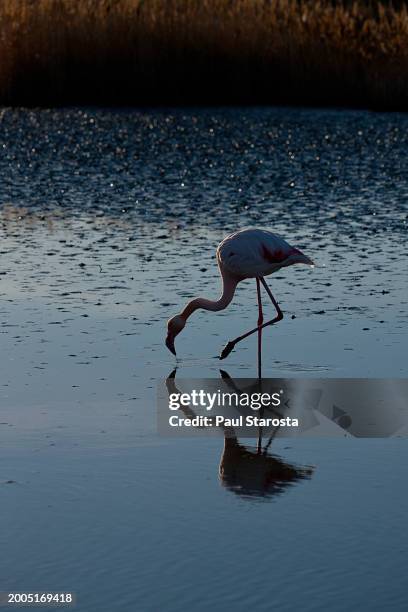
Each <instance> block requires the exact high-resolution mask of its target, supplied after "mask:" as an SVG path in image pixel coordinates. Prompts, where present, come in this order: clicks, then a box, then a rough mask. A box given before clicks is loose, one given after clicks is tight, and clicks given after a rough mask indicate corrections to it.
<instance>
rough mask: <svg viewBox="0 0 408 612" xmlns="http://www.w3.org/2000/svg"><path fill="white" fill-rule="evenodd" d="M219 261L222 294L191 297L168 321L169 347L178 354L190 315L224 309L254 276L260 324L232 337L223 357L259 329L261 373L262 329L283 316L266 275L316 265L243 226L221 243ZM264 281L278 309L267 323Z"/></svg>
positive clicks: (275, 238) (281, 243) (265, 234)
mask: <svg viewBox="0 0 408 612" xmlns="http://www.w3.org/2000/svg"><path fill="white" fill-rule="evenodd" d="M217 262H218V267H219V269H220V273H221V278H222V295H221V296H220V298H219V299H218V300H214V301H213V300H207V299H205V298H200V297H199V298H195V299H194V300H191V302H189V303H188V304H187V305H186V306H185V307H184V309H183V310H182V311H181V312H180V314H178V315H176V316H174V317H172V318H171V319H170V320H169V321H168V323H167V338H166V346H167V348H168V349H169V350H170V351H171V352H172V353H173V354H174V355H175V354H176V349H175V347H174V340H175V338H176V336H177V335H178V334H179V333H180V332H181V331H182V330H183V329H184V327H185V325H186V322H187V320H188V318H189V317H190V316H191V315H192V314H193V312H195V311H196V310H198V309H199V308H202V309H204V310H210V311H212V312H217V311H219V310H224V308H226V307H227V306H228V304H230V302H231V300H232V298H233V297H234V293H235V289H236V288H237V285H238V283H240V282H241V281H242V280H244V279H246V278H255V280H256V291H257V296H258V324H257V326H256V327H255V328H254V329H251V330H250V331H248V332H246V333H245V334H242V335H241V336H238V338H235V340H230V341H229V342H228V343H227V344H226V346H225V347H224V349H223V350H222V352H221V355H220V359H225V357H227V356H228V355H229V354H230V352H231V351H232V350H233V348H234V347H235V345H236V344H238V342H241V340H244V338H247V337H248V336H250V335H251V334H254V333H255V332H258V374H260V371H261V352H262V330H263V329H264V328H265V327H267V326H268V325H274V324H275V323H278V321H281V320H282V319H283V313H282V311H281V309H280V308H279V305H278V303H277V301H276V300H275V298H274V297H273V295H272V293H271V290H270V289H269V287H268V285H267V284H266V281H265V278H264V277H265V276H268V275H269V274H273V273H274V272H276V271H277V270H280V269H281V268H286V267H287V266H291V265H293V264H300V263H301V264H307V265H309V266H313V265H314V263H313V261H312V260H311V259H310V258H309V257H307V256H306V255H304V254H303V253H302V252H301V251H299V249H296V248H294V247H292V246H291V245H290V244H288V243H287V242H286V241H285V240H284V239H283V238H281V237H280V236H277V235H276V234H273V233H272V232H268V231H266V230H262V229H244V230H240V231H238V232H235V233H234V234H231V235H230V236H227V237H226V238H224V240H223V241H222V242H221V243H220V244H219V245H218V248H217ZM261 284H262V285H263V287H264V288H265V291H266V292H267V294H268V296H269V297H270V299H271V300H272V303H273V305H274V307H275V309H276V317H275V318H273V319H271V320H270V321H267V322H266V323H264V318H263V311H262V300H261Z"/></svg>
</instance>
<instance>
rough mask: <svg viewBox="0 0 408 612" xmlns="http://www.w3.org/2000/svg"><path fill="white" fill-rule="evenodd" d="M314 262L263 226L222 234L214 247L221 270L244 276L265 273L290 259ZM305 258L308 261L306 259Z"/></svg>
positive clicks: (264, 274) (281, 265) (272, 270)
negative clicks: (300, 258) (224, 235)
mask: <svg viewBox="0 0 408 612" xmlns="http://www.w3.org/2000/svg"><path fill="white" fill-rule="evenodd" d="M299 256H302V258H303V259H302V262H301V263H309V264H312V263H313V262H312V261H311V260H310V259H309V258H307V257H306V256H305V255H303V253H301V252H300V251H299V250H298V249H295V248H294V247H292V246H291V245H290V244H288V243H287V242H286V240H284V239H283V238H281V237H280V236H278V235H277V234H273V233H272V232H268V231H266V230H262V229H244V230H240V231H239V232H235V233H234V234H231V235H230V236H227V237H226V238H224V240H223V241H222V242H221V243H220V244H219V246H218V248H217V260H218V265H219V266H220V268H221V270H225V271H226V272H227V273H230V274H233V275H235V276H238V277H240V278H242V279H244V278H259V277H261V276H268V275H269V274H272V273H273V272H276V271H277V270H279V269H280V268H283V267H286V266H290V265H291V264H293V263H300V262H299V261H298V259H299ZM306 260H307V261H306Z"/></svg>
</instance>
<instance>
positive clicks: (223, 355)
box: [220, 341, 235, 359]
mask: <svg viewBox="0 0 408 612" xmlns="http://www.w3.org/2000/svg"><path fill="white" fill-rule="evenodd" d="M234 346H235V342H231V341H229V342H227V344H226V345H225V346H224V348H223V349H222V351H221V355H220V359H225V358H226V357H228V355H229V354H230V352H231V351H232V350H234Z"/></svg>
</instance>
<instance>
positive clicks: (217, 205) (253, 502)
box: [0, 109, 408, 612]
mask: <svg viewBox="0 0 408 612" xmlns="http://www.w3.org/2000/svg"><path fill="white" fill-rule="evenodd" d="M407 128H408V118H407V117H406V116H404V115H398V114H393V115H388V114H371V113H363V112H337V111H311V110H286V109H275V110H268V109H262V110H257V109H254V110H240V109H236V110H223V109H219V110H217V109H212V110H200V111H197V110H179V111H168V112H167V111H154V112H153V111H144V112H135V111H120V112H113V111H100V110H60V111H51V110H50V111H26V110H20V111H18V110H16V111H11V110H3V111H1V115H0V172H1V177H2V180H1V182H0V205H1V211H0V233H1V246H0V250H1V260H0V297H1V302H0V322H1V325H0V332H1V343H0V352H1V364H2V368H1V369H2V375H1V378H0V402H1V404H0V406H1V413H0V440H1V449H2V450H1V456H2V461H1V464H0V503H1V516H2V519H3V520H2V527H1V531H0V546H1V550H2V553H3V554H2V555H1V560H0V576H1V585H0V590H62V589H64V590H73V591H76V592H77V595H78V605H77V609H78V610H81V611H82V610H83V611H86V612H88V611H94V610H95V611H98V612H104V611H105V610H106V611H111V610H115V611H118V612H121V611H122V610H123V611H127V610H130V609H137V610H143V612H144V611H150V610H152V611H156V610H159V609H165V610H168V611H169V612H178V611H181V610H183V611H184V610H187V609H191V610H197V611H201V610H208V609H209V608H211V609H214V610H225V609H227V610H228V609H235V610H238V611H241V610H247V609H249V608H251V609H254V610H260V611H263V610H265V611H266V610H268V611H269V610H271V609H273V608H275V609H279V610H290V611H292V610H298V609H299V607H300V606H301V607H302V609H304V610H327V609H333V610H339V611H340V610H346V609H350V608H352V609H358V610H363V609H367V610H384V609H390V610H406V608H407V606H408V596H407V594H406V588H405V584H404V574H403V567H404V566H405V561H406V553H407V544H408V538H407V536H406V526H405V523H406V512H407V505H408V503H407V502H408V496H407V494H406V487H405V482H406V464H407V458H408V451H407V445H406V440H404V439H389V440H358V439H350V438H347V439H331V440H329V439H326V440H325V439H308V440H298V441H293V440H291V441H290V444H289V443H288V442H287V441H286V442H285V440H282V439H280V440H277V441H275V443H274V444H273V445H272V447H271V451H272V456H273V457H275V459H276V461H280V462H281V463H279V469H283V466H289V467H288V469H297V468H296V466H298V467H299V466H300V467H299V469H301V466H311V467H310V468H308V469H310V474H309V476H308V477H307V478H299V479H293V481H291V482H290V483H288V482H286V483H284V485H282V486H277V487H271V486H269V485H265V487H264V490H263V493H262V494H261V492H259V494H251V495H248V494H246V491H245V490H239V489H237V488H234V487H231V486H229V482H228V479H225V478H224V479H222V478H219V476H218V466H219V463H220V460H221V456H222V453H223V442H222V439H206V438H197V439H188V440H185V439H183V440H181V439H177V440H169V439H164V438H160V437H158V436H157V434H156V412H155V410H156V405H155V404H156V384H157V381H158V380H163V379H164V378H165V377H166V376H167V375H168V374H169V372H170V371H171V370H172V369H173V368H174V365H175V362H174V359H173V356H172V355H170V353H169V352H168V351H167V349H166V348H165V347H164V344H163V340H164V330H165V322H166V320H167V318H168V317H169V316H171V315H173V314H175V313H176V312H178V311H179V310H180V309H181V307H182V305H183V304H184V303H185V302H186V301H187V300H188V299H191V298H192V297H195V296H197V295H204V296H206V297H210V298H211V297H214V298H215V297H217V295H218V292H219V279H218V273H217V269H216V263H215V257H214V252H215V248H216V245H217V243H218V242H219V241H220V240H221V239H222V238H223V237H224V235H226V234H227V233H228V232H230V231H234V230H236V229H237V228H240V227H246V226H261V227H265V228H269V229H273V230H274V231H276V232H278V233H281V234H282V235H283V236H284V237H286V238H287V239H288V240H289V241H290V242H292V243H293V244H294V245H296V246H298V247H299V248H301V249H302V250H304V251H305V252H306V253H307V254H308V255H310V256H311V257H312V258H313V259H314V260H315V261H316V264H317V266H316V267H315V268H314V269H312V270H311V269H309V268H306V267H301V266H299V267H293V268H292V269H287V270H283V271H282V272H281V273H278V274H276V275H275V276H273V277H271V282H270V285H271V287H272V289H273V291H274V293H275V295H276V297H277V299H278V300H279V302H280V304H281V306H282V308H283V310H284V312H285V314H286V317H285V319H284V320H283V322H282V323H280V324H279V325H277V326H275V327H274V328H273V329H269V330H267V332H266V333H265V335H264V345H265V346H264V373H265V375H268V376H280V377H282V376H286V377H291V376H298V377H325V376H327V377H337V376H338V377H345V376H352V377H353V376H364V377H392V378H399V377H400V378H403V377H406V376H407V370H408V368H407V365H406V361H407V360H406V356H407V350H406V346H407V340H408V332H407V329H408V325H407V323H408V312H407V301H408V297H407V290H406V282H407V272H408V258H407V252H406V231H407V214H408V207H407V198H408V162H407V158H406V151H407V145H408V130H407ZM265 310H266V311H267V310H268V305H267V304H265ZM256 319H257V308H256V293H255V286H254V283H253V282H251V281H248V282H246V283H243V284H242V286H241V287H240V288H239V290H238V292H237V295H236V298H235V299H234V303H233V304H232V305H231V306H230V307H229V308H228V310H227V311H226V312H224V313H218V314H213V313H202V312H200V313H196V314H195V315H194V317H193V318H192V319H191V321H190V322H189V324H188V327H187V328H186V330H185V331H184V333H183V334H182V335H181V336H180V337H179V338H178V343H177V348H178V352H179V355H180V359H179V362H178V370H177V376H179V377H180V378H183V377H185V378H186V377H193V376H198V377H218V376H219V375H220V374H219V366H220V363H219V361H218V359H217V355H218V354H219V351H220V350H221V348H222V347H223V346H224V344H225V342H226V341H227V340H228V339H230V338H232V337H235V336H236V335H238V334H239V333H241V332H243V331H245V330H246V329H249V328H251V327H253V326H254V324H255V323H256ZM255 358H256V340H255V339H254V340H248V341H247V342H246V343H245V344H244V343H243V344H242V347H241V348H240V349H239V351H238V350H237V351H235V352H234V353H232V354H231V355H230V357H229V358H228V359H227V360H226V361H224V362H222V367H223V369H224V370H226V371H227V372H228V373H229V374H230V376H232V377H239V376H242V377H244V376H253V375H254V374H255V372H256V363H255ZM249 450H250V452H251V447H249ZM252 451H253V448H252ZM276 465H278V464H276ZM384 576H387V581H386V582H385V581H384Z"/></svg>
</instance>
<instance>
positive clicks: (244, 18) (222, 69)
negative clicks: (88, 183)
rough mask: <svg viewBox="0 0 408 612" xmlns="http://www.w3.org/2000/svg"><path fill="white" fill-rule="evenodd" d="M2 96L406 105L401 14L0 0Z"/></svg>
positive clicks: (240, 1) (54, 100) (332, 8)
mask: <svg viewBox="0 0 408 612" xmlns="http://www.w3.org/2000/svg"><path fill="white" fill-rule="evenodd" d="M0 58H1V60H0V103H2V104H19V105H54V104H56V105H68V104H101V105H110V104H127V105H133V104H139V105H140V104H152V103H153V104H183V103H184V104H187V103H188V104H190V103H192V104H208V103H216V104H222V103H236V104H241V103H265V104H269V103H295V104H321V105H323V104H324V105H326V104H335V105H355V106H361V105H363V106H371V107H377V108H378V107H380V108H399V109H405V108H407V102H408V78H407V77H408V11H407V8H406V6H405V4H404V3H402V4H400V5H399V6H398V7H397V8H395V7H394V8H393V7H392V6H391V5H382V4H379V3H377V2H371V3H370V4H367V2H363V1H362V0H356V1H355V2H352V3H340V4H339V3H338V2H330V1H329V0H320V1H317V2H313V1H311V0H2V2H1V5H0Z"/></svg>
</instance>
